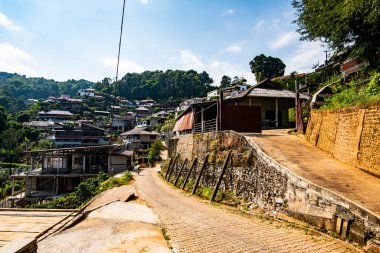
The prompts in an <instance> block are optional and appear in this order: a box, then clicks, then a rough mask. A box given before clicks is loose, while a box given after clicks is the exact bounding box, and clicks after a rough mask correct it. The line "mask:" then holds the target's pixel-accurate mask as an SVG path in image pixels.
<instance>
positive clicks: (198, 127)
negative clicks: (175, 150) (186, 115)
mask: <svg viewBox="0 0 380 253" xmlns="http://www.w3.org/2000/svg"><path fill="white" fill-rule="evenodd" d="M216 130H217V118H215V119H210V120H205V121H203V122H200V123H196V124H194V133H207V132H213V131H216Z"/></svg>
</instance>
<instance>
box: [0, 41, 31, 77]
mask: <svg viewBox="0 0 380 253" xmlns="http://www.w3.org/2000/svg"><path fill="white" fill-rule="evenodd" d="M31 59H32V56H31V55H30V54H29V53H28V52H25V51H24V50H22V49H20V48H17V47H15V46H13V45H11V44H9V43H7V42H6V43H0V71H6V72H11V73H20V74H25V75H28V76H37V73H36V72H35V71H34V70H33V69H32V68H30V67H28V66H27V65H25V63H24V62H25V61H30V60H31Z"/></svg>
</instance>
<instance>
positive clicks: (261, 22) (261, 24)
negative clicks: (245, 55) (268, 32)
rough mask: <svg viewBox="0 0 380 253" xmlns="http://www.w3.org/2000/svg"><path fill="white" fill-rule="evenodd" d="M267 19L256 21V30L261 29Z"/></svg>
mask: <svg viewBox="0 0 380 253" xmlns="http://www.w3.org/2000/svg"><path fill="white" fill-rule="evenodd" d="M265 23H266V21H265V20H264V19H260V20H258V21H257V22H256V25H255V30H259V29H261V28H262V27H263V26H264V25H265Z"/></svg>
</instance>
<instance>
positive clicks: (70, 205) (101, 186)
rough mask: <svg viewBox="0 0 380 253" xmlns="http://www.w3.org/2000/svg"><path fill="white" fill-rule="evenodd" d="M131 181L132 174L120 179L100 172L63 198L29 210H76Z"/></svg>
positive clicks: (37, 205) (126, 174) (33, 206)
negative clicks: (100, 195) (98, 196)
mask: <svg viewBox="0 0 380 253" xmlns="http://www.w3.org/2000/svg"><path fill="white" fill-rule="evenodd" d="M131 180H132V174H131V173H130V172H126V173H125V174H124V175H123V176H121V177H120V178H115V177H110V176H109V175H108V174H106V173H104V172H100V173H99V174H98V176H97V177H94V178H90V179H88V180H86V181H84V182H82V183H80V184H79V185H78V186H77V187H76V188H75V191H74V192H72V193H69V194H67V195H65V196H62V197H59V198H55V199H53V200H51V201H47V202H44V203H42V204H33V205H31V208H52V209H76V208H80V207H82V206H84V205H85V204H87V203H88V202H89V201H90V200H91V199H92V198H93V197H95V196H96V195H98V194H99V193H101V192H102V191H105V190H108V189H111V188H113V187H118V186H121V185H125V184H127V183H129V182H130V181H131Z"/></svg>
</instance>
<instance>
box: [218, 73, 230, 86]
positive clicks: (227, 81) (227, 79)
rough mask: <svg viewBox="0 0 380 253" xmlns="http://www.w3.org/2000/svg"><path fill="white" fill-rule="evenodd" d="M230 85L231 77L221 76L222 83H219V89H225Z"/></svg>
mask: <svg viewBox="0 0 380 253" xmlns="http://www.w3.org/2000/svg"><path fill="white" fill-rule="evenodd" d="M230 85H231V77H229V76H225V75H224V76H222V81H220V88H222V89H223V88H227V87H229V86H230Z"/></svg>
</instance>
